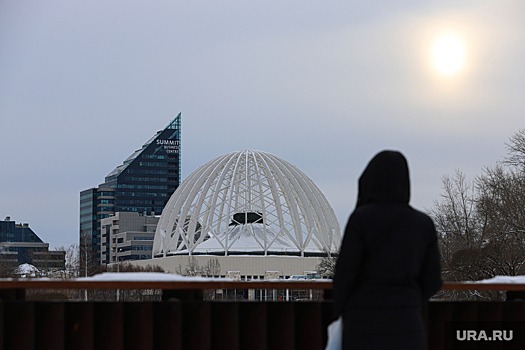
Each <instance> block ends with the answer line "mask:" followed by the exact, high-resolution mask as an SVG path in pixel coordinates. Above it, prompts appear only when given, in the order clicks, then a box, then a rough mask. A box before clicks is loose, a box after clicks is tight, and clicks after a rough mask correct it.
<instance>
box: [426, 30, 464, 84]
mask: <svg viewBox="0 0 525 350" xmlns="http://www.w3.org/2000/svg"><path fill="white" fill-rule="evenodd" d="M432 63H433V66H434V68H435V69H436V70H437V71H438V72H439V73H440V74H442V75H444V76H454V75H457V74H458V73H460V72H461V70H462V69H463V67H464V65H465V45H464V43H463V41H462V40H461V38H460V37H459V36H457V35H455V34H453V33H447V34H443V35H441V36H439V37H438V38H437V39H436V40H435V41H434V44H433V46H432Z"/></svg>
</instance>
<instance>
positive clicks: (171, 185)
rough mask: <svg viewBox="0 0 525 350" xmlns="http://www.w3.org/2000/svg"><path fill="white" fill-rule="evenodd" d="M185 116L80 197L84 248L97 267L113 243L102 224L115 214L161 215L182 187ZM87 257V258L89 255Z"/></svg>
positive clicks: (153, 138) (172, 123)
mask: <svg viewBox="0 0 525 350" xmlns="http://www.w3.org/2000/svg"><path fill="white" fill-rule="evenodd" d="M180 150H181V114H180V113H179V114H178V115H177V117H176V118H175V119H173V120H172V121H171V123H169V124H168V126H166V128H164V130H161V131H159V132H157V133H156V134H155V135H154V136H153V137H152V138H151V139H150V140H148V141H147V142H146V143H145V144H144V145H143V146H142V147H141V148H140V149H139V150H137V151H135V152H134V153H133V154H132V155H131V156H129V157H128V158H127V159H126V160H124V162H123V163H122V164H121V165H119V166H117V167H116V168H115V169H114V170H113V171H112V172H110V173H109V174H108V175H107V176H106V178H105V182H104V183H103V184H100V185H99V186H98V188H91V189H88V190H85V191H82V192H81V193H80V241H81V248H82V247H85V248H87V249H89V250H90V252H89V254H90V255H91V256H92V257H93V259H94V260H96V261H95V265H101V264H105V263H108V262H109V261H101V259H100V253H101V249H104V246H109V245H105V244H104V242H105V240H107V239H109V237H106V236H107V235H106V234H103V233H101V231H100V220H101V219H103V218H106V217H109V216H110V215H112V214H114V213H115V212H138V213H144V214H146V215H155V214H158V215H160V214H161V213H162V209H163V208H164V206H165V205H166V203H167V202H168V200H169V198H170V196H171V195H172V194H173V192H175V190H176V189H177V187H178V186H179V184H180V175H181V166H180V160H181V152H180ZM85 255H86V256H87V254H85Z"/></svg>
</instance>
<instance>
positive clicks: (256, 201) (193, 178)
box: [153, 150, 341, 256]
mask: <svg viewBox="0 0 525 350" xmlns="http://www.w3.org/2000/svg"><path fill="white" fill-rule="evenodd" d="M180 218H184V220H181V219H180ZM340 240H341V232H340V228H339V224H338V222H337V218H336V216H335V213H334V211H333V209H332V208H331V206H330V204H329V203H328V201H327V200H326V198H325V196H324V195H323V194H322V193H321V191H320V190H319V188H318V187H317V186H316V185H315V184H314V182H313V181H312V180H311V179H310V178H308V177H307V176H306V175H305V174H304V173H303V172H302V171H300V170H299V169H298V168H297V167H295V166H293V165H292V164H290V163H288V162H286V161H284V160H283V159H281V158H278V157H276V156H274V155H272V154H270V153H266V152H262V151H254V150H245V151H239V152H233V153H229V154H225V155H223V156H220V157H218V158H216V159H213V160H211V161H209V162H208V163H206V164H204V165H202V166H201V167H200V168H198V169H197V170H196V171H195V172H194V173H192V174H191V175H190V176H189V177H188V178H187V179H186V180H185V181H184V182H183V183H182V184H181V185H180V186H179V188H178V189H177V190H176V191H175V193H173V195H172V196H171V198H170V200H169V202H168V203H167V205H166V207H165V208H164V211H163V213H162V216H161V218H160V220H159V225H158V226H157V232H156V234H155V241H154V246H153V255H154V256H166V255H174V254H192V255H197V254H220V255H233V254H246V253H248V254H257V255H261V254H263V255H270V254H287V255H299V256H304V255H307V254H316V253H334V252H337V250H338V248H339V244H340Z"/></svg>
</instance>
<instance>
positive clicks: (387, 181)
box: [357, 151, 410, 207]
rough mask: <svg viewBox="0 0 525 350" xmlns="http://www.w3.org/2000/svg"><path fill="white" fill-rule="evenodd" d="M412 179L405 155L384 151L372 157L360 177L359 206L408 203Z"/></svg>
mask: <svg viewBox="0 0 525 350" xmlns="http://www.w3.org/2000/svg"><path fill="white" fill-rule="evenodd" d="M409 200H410V179H409V174H408V164H407V160H406V158H405V156H403V154H401V153H400V152H398V151H382V152H379V153H378V154H376V155H375V156H374V158H372V160H371V161H370V162H369V163H368V165H367V166H366V168H365V170H364V171H363V173H362V174H361V176H360V177H359V193H358V198H357V206H358V207H359V206H361V205H363V204H370V203H407V204H408V202H409Z"/></svg>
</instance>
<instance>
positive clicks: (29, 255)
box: [0, 216, 66, 273]
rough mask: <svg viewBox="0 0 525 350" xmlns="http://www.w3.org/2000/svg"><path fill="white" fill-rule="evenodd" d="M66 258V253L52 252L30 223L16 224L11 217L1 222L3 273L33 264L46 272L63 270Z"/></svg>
mask: <svg viewBox="0 0 525 350" xmlns="http://www.w3.org/2000/svg"><path fill="white" fill-rule="evenodd" d="M65 256H66V252H65V251H50V250H49V243H45V242H44V241H42V239H40V237H38V235H37V234H36V233H35V232H34V231H33V230H32V229H31V228H30V227H29V224H28V223H23V224H19V223H16V222H15V221H14V220H11V218H10V217H9V216H8V217H6V218H5V220H3V221H0V264H1V267H2V268H3V270H4V271H2V273H5V272H8V271H7V270H11V269H12V268H14V267H16V266H18V265H22V264H31V265H33V266H35V267H36V268H38V269H43V270H46V271H53V270H63V269H64V268H65Z"/></svg>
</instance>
